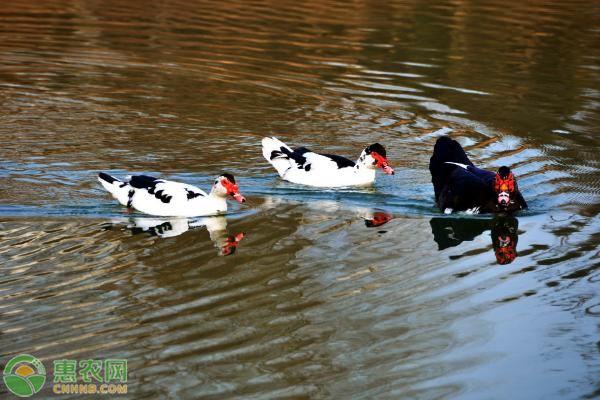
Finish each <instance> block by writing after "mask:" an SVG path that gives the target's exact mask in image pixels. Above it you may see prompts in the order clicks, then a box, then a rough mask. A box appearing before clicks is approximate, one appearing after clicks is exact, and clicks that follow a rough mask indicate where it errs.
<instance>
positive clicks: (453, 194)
mask: <svg viewBox="0 0 600 400" xmlns="http://www.w3.org/2000/svg"><path fill="white" fill-rule="evenodd" d="M493 198H494V193H493V190H492V188H491V186H490V185H489V184H488V183H487V182H486V180H485V179H484V178H482V177H479V176H478V175H476V174H474V173H473V172H471V171H469V170H468V169H464V168H455V169H454V171H452V172H451V174H450V176H449V178H448V181H447V183H446V185H445V186H444V187H443V188H442V189H441V190H440V194H439V197H438V201H437V203H438V207H439V208H440V210H441V211H445V210H446V209H448V208H449V209H452V210H453V211H464V210H469V209H473V208H476V207H479V208H480V211H482V212H484V211H491V210H488V208H490V201H491V200H492V201H493Z"/></svg>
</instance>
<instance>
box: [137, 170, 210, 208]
mask: <svg viewBox="0 0 600 400" xmlns="http://www.w3.org/2000/svg"><path fill="white" fill-rule="evenodd" d="M128 184H129V185H130V186H131V187H132V188H133V189H134V190H131V191H129V193H130V194H129V201H128V203H127V205H128V206H129V207H133V208H136V209H143V208H147V206H151V207H157V206H160V205H161V203H162V205H164V206H167V205H172V206H175V205H178V206H179V205H185V204H187V203H188V202H189V201H190V200H192V199H195V198H197V197H206V196H207V194H206V192H204V191H203V190H202V189H199V188H197V187H195V186H193V185H188V184H186V183H180V182H173V181H168V180H165V179H159V178H155V177H152V176H148V175H135V176H132V177H131V179H130V180H129V182H128Z"/></svg>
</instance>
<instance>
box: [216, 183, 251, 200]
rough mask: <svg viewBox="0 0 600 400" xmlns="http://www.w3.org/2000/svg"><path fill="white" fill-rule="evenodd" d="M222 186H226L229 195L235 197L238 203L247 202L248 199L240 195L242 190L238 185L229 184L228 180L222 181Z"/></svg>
mask: <svg viewBox="0 0 600 400" xmlns="http://www.w3.org/2000/svg"><path fill="white" fill-rule="evenodd" d="M221 184H222V185H223V186H225V189H227V194H228V195H230V196H231V197H233V198H234V199H236V200H237V201H239V202H240V203H244V202H245V201H246V198H245V197H244V196H242V194H241V193H240V190H239V189H238V185H236V184H234V183H231V182H229V181H228V180H225V179H223V180H222V181H221Z"/></svg>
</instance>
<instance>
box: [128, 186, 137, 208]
mask: <svg viewBox="0 0 600 400" xmlns="http://www.w3.org/2000/svg"><path fill="white" fill-rule="evenodd" d="M134 194H135V190H133V189H132V190H130V191H129V193H127V197H128V198H129V199H128V200H127V208H132V205H131V202H132V201H133V195H134Z"/></svg>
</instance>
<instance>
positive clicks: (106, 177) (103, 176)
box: [98, 172, 119, 183]
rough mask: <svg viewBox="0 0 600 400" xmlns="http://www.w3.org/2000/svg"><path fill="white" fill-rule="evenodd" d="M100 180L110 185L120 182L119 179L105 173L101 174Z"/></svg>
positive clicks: (99, 175)
mask: <svg viewBox="0 0 600 400" xmlns="http://www.w3.org/2000/svg"><path fill="white" fill-rule="evenodd" d="M98 178H100V179H102V180H103V181H106V182H108V183H113V182H119V180H118V179H117V178H113V177H112V176H110V175H109V174H105V173H104V172H100V173H99V174H98Z"/></svg>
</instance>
